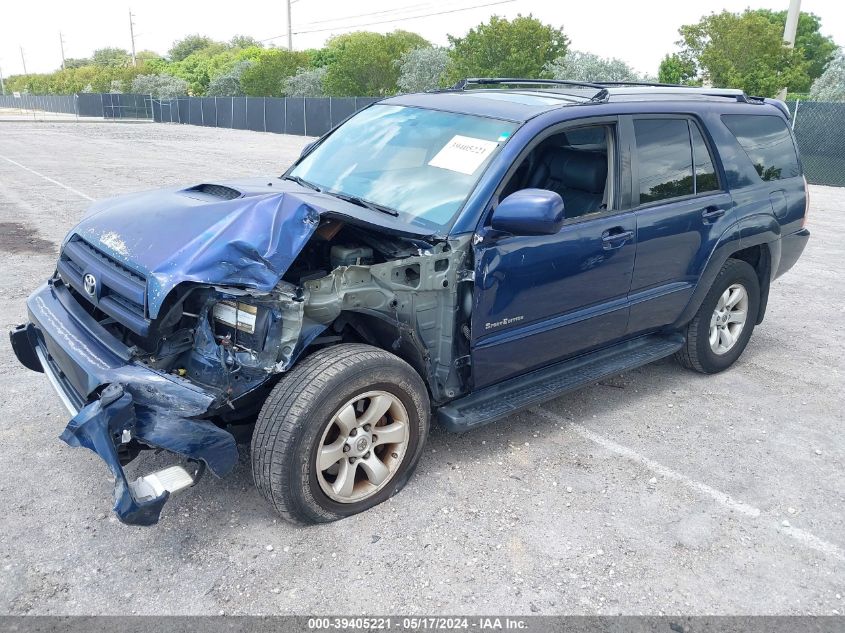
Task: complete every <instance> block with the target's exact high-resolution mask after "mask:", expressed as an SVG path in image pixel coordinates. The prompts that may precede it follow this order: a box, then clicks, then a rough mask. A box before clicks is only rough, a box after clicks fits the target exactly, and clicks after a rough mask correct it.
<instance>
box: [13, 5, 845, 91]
mask: <svg viewBox="0 0 845 633" xmlns="http://www.w3.org/2000/svg"><path fill="white" fill-rule="evenodd" d="M494 2H495V3H496V4H492V3H494ZM483 4H486V5H488V6H479V5H483ZM788 4H789V0H707V1H703V0H699V1H698V2H695V1H689V0H686V1H685V0H640V2H631V1H629V0H588V1H583V0H577V1H573V0H453V1H452V2H449V3H445V2H443V1H442V0H354V1H353V2H350V1H348V0H294V2H293V4H292V9H291V11H292V23H293V31H294V33H295V34H294V36H293V45H294V48H295V49H305V48H315V47H319V46H321V45H322V44H323V43H324V42H325V40H326V39H328V38H329V37H331V36H332V35H336V34H339V33H346V32H349V31H353V30H364V29H366V30H373V31H379V32H382V33H383V32H388V31H392V30H394V29H398V28H401V29H406V30H410V31H415V32H417V33H419V34H421V35H422V36H423V37H425V38H426V39H428V40H430V41H431V42H433V43H435V44H442V45H445V44H447V43H448V40H447V38H446V35H447V33H448V34H451V35H458V36H460V35H463V34H465V33H466V32H467V31H468V30H469V29H470V28H471V27H473V26H475V25H477V24H478V23H480V22H484V21H487V20H488V19H489V17H490V16H491V15H494V14H495V15H499V16H503V17H507V18H512V17H515V16H516V15H517V14H519V13H521V14H523V15H527V14H529V13H530V14H533V15H534V16H535V17H537V18H539V19H541V20H542V21H544V22H547V23H550V24H553V25H554V26H562V27H563V29H564V32H565V33H566V34H567V36H568V37H569V38H570V40H571V47H572V48H574V49H576V50H581V51H587V52H591V53H595V54H597V55H600V56H602V57H618V58H621V59H623V60H625V61H626V62H628V63H629V64H630V65H631V66H633V67H634V68H635V69H636V70H638V71H640V72H647V73H651V74H656V73H657V67H658V65H659V63H660V60H661V59H662V58H663V56H664V55H665V54H666V53H668V52H671V51H673V50H675V41H676V40H677V39H678V27H679V26H680V25H682V24H689V23H693V22H697V21H698V19H699V18H701V16H703V15H706V14H708V13H711V12H719V11H721V10H723V9H727V10H729V11H742V10H743V9H745V8H746V7H750V8H752V9H757V8H769V9H775V10H782V9H786V8H787V6H788ZM465 7H476V8H472V9H469V10H465V11H464V10H460V9H463V8H465ZM130 8H131V10H132V13H133V14H134V22H135V36H136V48H137V50H139V51H140V50H144V49H148V50H153V51H155V52H157V53H159V54H164V53H166V52H167V50H168V49H169V48H170V46H171V44H172V42H173V41H174V40H177V39H180V38H182V37H184V36H185V35H187V34H191V33H201V34H204V35H209V36H211V37H212V38H214V39H218V40H224V41H225V40H228V39H230V38H231V37H232V36H233V35H235V34H242V35H251V36H253V37H255V38H257V39H260V40H265V39H266V40H268V44H270V43H273V44H276V45H277V46H281V47H286V46H287V37H286V33H287V19H286V8H285V0H241V1H240V2H235V1H233V0H225V1H224V0H204V1H202V2H198V1H195V0H143V2H135V3H134V4H131V3H130V4H124V3H122V2H121V1H120V0H87V1H86V0H76V1H72V0H38V1H37V2H24V1H18V0H0V70H2V73H3V75H4V76H6V77H8V76H9V75H13V74H19V73H21V72H23V64H22V61H21V53H20V49H19V47H21V46H22V47H23V51H24V57H25V60H26V68H27V71H28V72H30V73H32V72H50V71H52V70H55V69H57V68H58V67H59V66H60V64H61V49H60V44H59V32H61V33H62V35H63V38H64V48H65V55H66V56H67V57H87V56H89V55H90V54H91V52H92V51H93V50H94V49H97V48H103V47H107V46H114V47H119V48H125V49H127V50H129V48H130V36H129V11H130ZM801 9H802V11H807V12H812V13H815V14H816V15H819V16H820V17H821V19H822V32H823V33H824V34H825V35H830V36H832V37H833V39H834V40H835V41H836V42H837V43H838V44H840V45H843V44H845V1H843V0H803V2H802V6H801ZM436 12H448V13H441V14H440V15H430V14H433V13H436ZM408 18H410V19H408ZM388 20H392V21H388ZM375 22H377V23H378V24H372V23H375ZM277 36H282V37H277ZM270 38H274V39H270Z"/></svg>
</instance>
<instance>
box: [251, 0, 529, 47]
mask: <svg viewBox="0 0 845 633" xmlns="http://www.w3.org/2000/svg"><path fill="white" fill-rule="evenodd" d="M511 2H516V0H499V1H498V2H487V3H485V4H476V5H473V6H471V7H462V8H460V9H450V10H448V11H437V12H435V13H423V14H421V15H412V16H408V17H402V18H392V19H387V20H379V21H377V22H365V23H363V24H348V25H343V26H333V27H326V28H320V29H309V30H306V31H294V32H293V34H294V35H304V34H306V33H323V32H325V31H342V30H346V29H356V28H360V27H362V26H376V25H378V24H389V23H391V22H404V21H406V20H418V19H420V18H429V17H432V16H435V15H447V14H449V13H458V12H460V11H470V10H472V9H482V8H484V7H493V6H496V5H499V4H509V3H511ZM280 37H286V35H276V36H274V37H268V38H267V39H264V40H261V41H262V42H269V41H270V40H277V39H279V38H280Z"/></svg>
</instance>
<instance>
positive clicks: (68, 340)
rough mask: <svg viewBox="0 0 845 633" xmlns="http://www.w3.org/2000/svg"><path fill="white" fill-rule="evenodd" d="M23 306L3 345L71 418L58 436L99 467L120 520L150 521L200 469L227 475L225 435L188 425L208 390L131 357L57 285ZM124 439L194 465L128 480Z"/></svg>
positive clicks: (231, 452) (209, 399)
mask: <svg viewBox="0 0 845 633" xmlns="http://www.w3.org/2000/svg"><path fill="white" fill-rule="evenodd" d="M27 310H28V313H29V323H26V324H23V325H20V326H18V327H17V328H15V329H14V330H13V331H12V332H10V338H11V342H12V349H13V350H14V352H15V355H16V356H17V358H18V360H19V361H20V362H21V364H22V365H24V366H25V367H28V368H29V369H32V370H34V371H43V372H44V373H45V374H46V375H47V377H48V379H49V380H50V383H51V384H52V385H53V387H54V388H55V390H56V392H57V393H58V395H59V397H60V398H61V400H62V402H63V403H64V405H65V406H66V407H67V409H68V411H69V412H70V413H71V415H72V416H73V417H72V418H71V420H70V422H69V423H68V425H67V428H65V430H64V432H63V433H62V434H61V439H62V440H64V441H65V442H67V443H68V444H69V445H70V446H84V447H85V448H88V449H90V450H92V451H94V452H95V453H96V454H97V455H99V456H100V458H102V459H103V461H104V462H106V465H107V466H108V467H109V469H110V470H111V472H112V474H113V475H114V478H115V489H114V495H115V505H114V511H115V513H116V514H117V516H118V518H119V519H120V520H121V521H122V522H124V523H127V524H131V525H152V524H154V523H157V522H158V519H159V515H160V514H161V509H162V506H163V505H164V503H165V502H166V501H167V499H168V497H169V495H170V493H171V492H173V491H175V490H180V489H182V488H184V487H187V486H189V485H192V484H193V483H194V482H195V481H196V479H197V478H198V477H199V475H200V474H201V473H202V471H203V470H204V468H205V467H206V466H207V467H208V469H209V470H210V471H211V472H212V473H213V474H215V475H216V476H218V477H222V476H224V475H226V474H228V473H229V472H230V471H231V470H232V468H233V467H234V465H235V463H236V462H237V459H238V451H237V446H236V443H235V439H234V437H232V435H231V434H230V433H228V432H226V431H225V430H223V429H221V428H219V427H217V426H215V425H214V424H212V423H210V422H207V421H204V420H201V419H196V418H198V417H201V416H203V415H204V414H206V412H207V411H208V409H209V408H210V407H211V405H212V404H213V403H214V394H212V393H209V392H206V391H204V390H202V389H200V388H199V387H197V386H196V385H194V384H192V383H190V382H189V381H187V380H184V379H182V378H179V377H178V376H171V375H168V374H163V373H159V372H157V371H155V370H153V369H150V368H149V367H146V366H144V365H142V364H140V363H138V362H137V361H135V360H134V359H133V356H132V353H131V351H130V350H129V349H128V348H127V347H126V346H125V345H123V344H122V343H121V342H120V341H118V340H117V339H115V338H114V337H112V336H111V334H109V333H108V332H107V331H106V330H104V329H103V328H102V327H101V326H100V325H99V324H98V323H97V322H96V321H95V320H94V319H93V318H92V317H91V316H90V315H89V314H88V313H87V312H85V311H84V310H83V309H82V308H81V307H80V306H79V304H78V303H76V300H75V299H74V298H73V296H72V295H71V294H70V292H69V291H68V290H67V288H65V287H64V285H63V284H62V283H61V281H59V280H56V281H51V282H48V283H46V284H44V285H42V286H41V287H40V288H38V290H36V291H35V292H34V293H33V294H32V295H31V296H30V297H29V299H28V300H27ZM131 442H138V443H140V444H142V445H146V446H150V447H155V448H162V449H165V450H167V451H170V452H173V453H176V454H178V455H181V456H183V457H185V458H187V459H189V460H192V462H193V463H194V464H196V465H197V467H196V468H195V469H193V470H194V472H193V473H189V472H188V471H186V470H184V469H183V468H181V467H179V466H174V467H172V468H168V469H165V470H163V471H159V472H158V473H153V474H151V475H147V476H145V477H140V478H138V479H137V480H135V481H133V482H130V481H129V480H128V479H127V477H126V474H125V473H124V470H123V466H122V465H121V460H120V456H119V453H120V451H121V450H122V449H125V448H126V447H128V446H129V445H130V443H131Z"/></svg>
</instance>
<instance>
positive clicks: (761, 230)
mask: <svg viewBox="0 0 845 633" xmlns="http://www.w3.org/2000/svg"><path fill="white" fill-rule="evenodd" d="M779 238H780V224H779V223H778V221H777V219H775V217H774V216H773V215H770V214H767V213H760V214H755V215H751V216H747V217H745V218H743V219H742V220H739V221H738V222H736V223H734V224H732V225H731V226H730V227H729V228H728V229H727V230H726V231H725V232H724V233H723V234H722V237H721V238H720V239H719V242H718V243H717V245H716V248H715V249H713V252H712V254H711V255H710V259H709V260H708V261H707V265H706V266H705V267H704V271H703V272H702V274H701V276H700V277H699V279H698V283H697V285H696V287H695V291H694V292H693V294H692V297H691V298H690V300H689V303H687V306H686V308H684V310H683V312H681V315H680V316H679V317H678V319H677V320H676V321H675V322H674V323H673V324H672V326H671V327H672V329H681V328H683V327H684V326H685V325H686V324H687V323H689V322H690V321H692V319H693V318H694V317H695V315H696V313H697V312H698V310H699V309H700V308H701V304H702V303H703V302H704V298H705V297H706V296H707V293H708V292H710V288H711V287H712V286H713V282H714V281H715V280H716V276H717V275H718V274H719V271H720V270H721V269H722V266H724V265H725V262H726V261H728V259H729V258H730V257H731V256H732V255H734V254H735V253H737V252H739V251H741V250H743V249H745V248H749V247H752V246H757V245H761V244H765V245H766V246H767V247H768V251H769V257H770V258H771V259H770V262H769V268H768V269H769V270H770V271H773V270H777V266H776V264H777V263H778V262H779V261H780V240H779ZM772 274H774V273H770V276H769V277H768V278H766V279H761V280H760V290H761V297H760V298H761V301H760V313H759V314H758V317H757V320H756V322H757V323H759V322H760V321H761V320H762V317H763V315H764V314H765V310H766V299H767V298H768V284H769V282H770V281H771V275H772Z"/></svg>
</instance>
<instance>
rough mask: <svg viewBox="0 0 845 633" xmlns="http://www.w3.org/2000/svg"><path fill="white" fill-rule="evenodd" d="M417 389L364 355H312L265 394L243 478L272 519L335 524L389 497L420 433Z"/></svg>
mask: <svg viewBox="0 0 845 633" xmlns="http://www.w3.org/2000/svg"><path fill="white" fill-rule="evenodd" d="M429 408H430V406H429V400H428V393H427V391H426V388H425V384H424V383H423V381H422V379H421V378H420V377H419V375H418V374H417V373H416V372H415V371H414V370H413V369H412V368H411V366H410V365H408V364H407V363H406V362H405V361H403V360H401V359H400V358H398V357H397V356H395V355H393V354H390V353H388V352H385V351H384V350H381V349H378V348H376V347H371V346H369V345H358V344H354V345H337V346H334V347H330V348H327V349H323V350H320V351H318V352H315V353H314V354H312V355H311V356H309V357H308V358H306V359H305V360H303V361H302V362H300V363H299V364H298V365H296V366H295V367H294V368H293V369H292V370H291V371H290V372H289V373H288V374H287V375H285V376H284V377H282V379H281V380H280V381H279V383H278V384H277V385H276V386H275V387H274V388H273V390H272V391H271V392H270V395H269V396H268V397H267V400H266V401H265V403H264V406H263V407H262V409H261V413H260V414H259V416H258V420H257V422H256V425H255V432H254V434H253V437H252V473H253V478H254V480H255V484H256V486H257V487H258V489H259V490H260V491H261V493H262V495H263V496H264V497H265V498H266V499H267V500H268V501H270V503H272V504H273V506H274V507H275V508H276V510H277V511H278V512H279V514H281V515H282V517H283V518H284V519H286V520H288V521H290V522H293V523H299V524H309V523H326V522H329V521H336V520H337V519H342V518H344V517H347V516H350V515H352V514H357V513H358V512H363V511H364V510H367V509H369V508H371V507H373V506H375V505H378V504H379V503H381V502H382V501H385V500H386V499H388V498H390V497H391V496H393V495H394V494H396V493H397V492H398V491H399V490H401V489H402V487H403V486H404V485H405V484H406V483H407V481H408V480H409V479H410V477H411V475H412V474H413V471H414V469H415V467H416V465H417V462H418V461H419V458H420V455H421V454H422V449H423V445H424V443H425V439H426V436H427V435H428V428H429V418H430V411H429Z"/></svg>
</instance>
